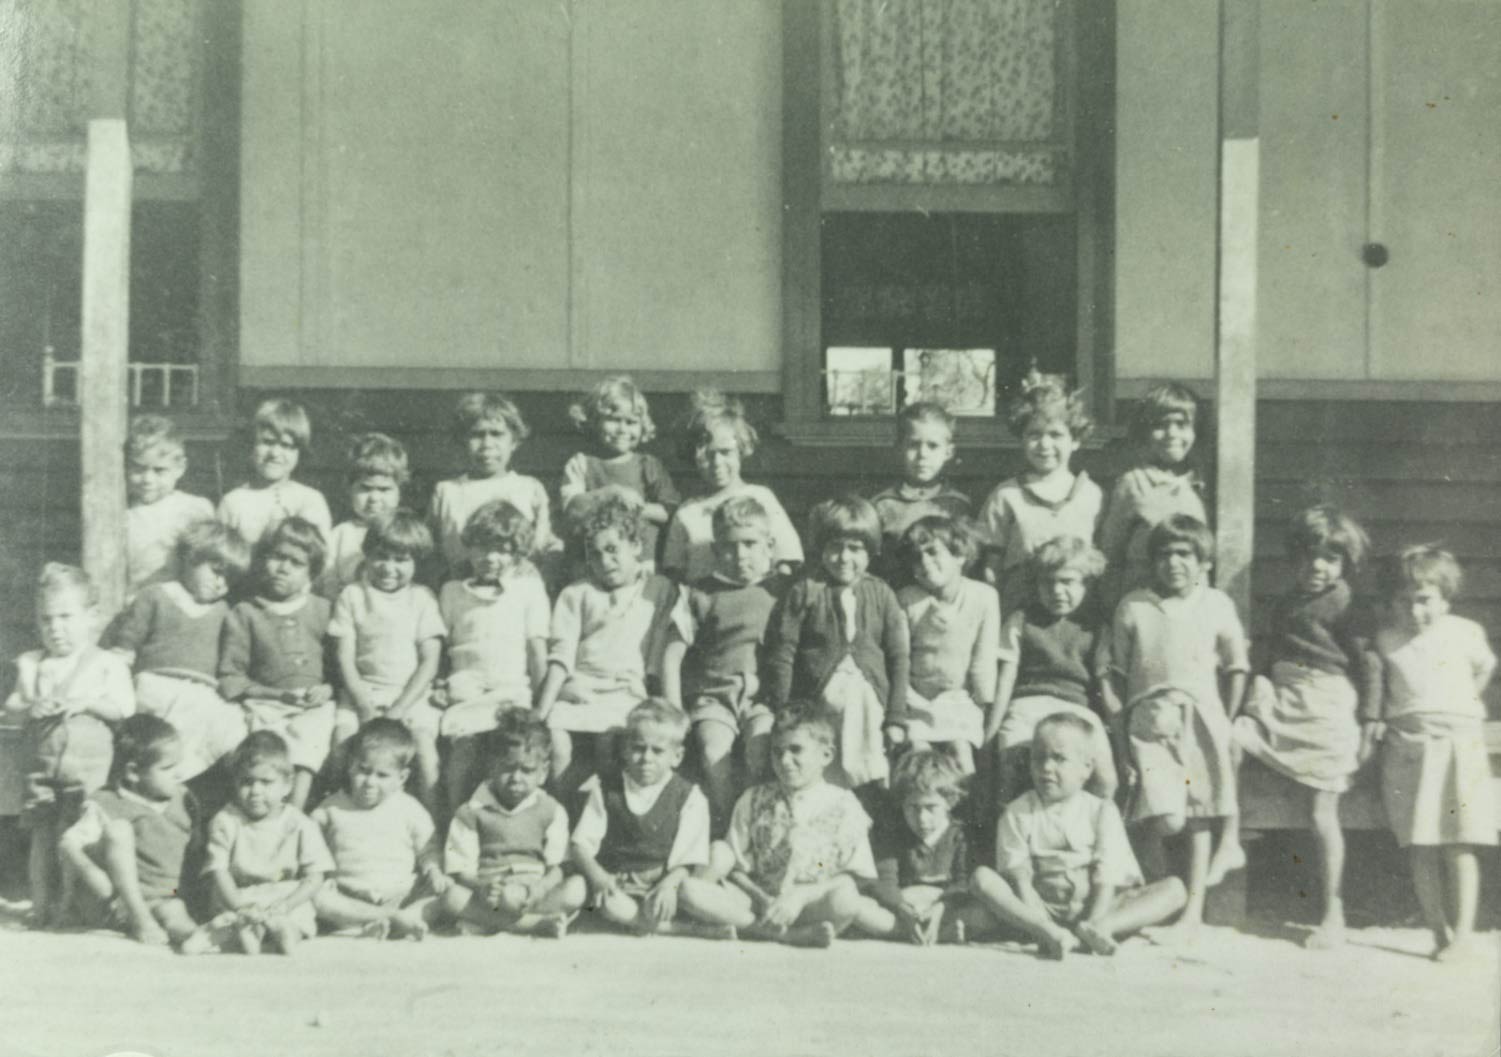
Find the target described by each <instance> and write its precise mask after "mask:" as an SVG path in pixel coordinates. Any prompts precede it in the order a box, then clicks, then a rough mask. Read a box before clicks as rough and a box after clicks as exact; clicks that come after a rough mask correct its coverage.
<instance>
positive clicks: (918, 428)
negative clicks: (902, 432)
mask: <svg viewBox="0 0 1501 1057" xmlns="http://www.w3.org/2000/svg"><path fill="white" fill-rule="evenodd" d="M898 447H899V450H900V451H901V455H902V479H903V480H904V481H906V482H907V483H908V484H917V485H924V484H932V483H933V482H934V481H936V480H938V478H939V475H941V474H942V473H943V468H944V467H945V466H947V465H948V464H949V460H951V459H952V458H953V457H954V438H953V435H952V434H950V433H949V428H948V427H947V426H945V425H944V424H943V423H942V422H912V423H909V424H908V425H907V433H906V436H904V437H903V438H902V442H901V444H900V445H899V446H898Z"/></svg>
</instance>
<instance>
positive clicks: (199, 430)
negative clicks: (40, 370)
mask: <svg viewBox="0 0 1501 1057" xmlns="http://www.w3.org/2000/svg"><path fill="white" fill-rule="evenodd" d="M157 413H159V412H157V411H156V410H155V409H153V408H135V409H132V410H131V414H132V415H147V414H157ZM160 413H164V414H166V415H167V417H168V418H170V419H171V420H172V424H173V425H174V426H176V427H177V432H178V433H179V434H181V435H182V438H183V439H184V440H187V441H199V442H213V443H217V442H219V441H222V440H224V439H225V438H226V437H228V436H229V435H230V434H231V433H233V432H234V430H235V424H234V422H232V421H231V420H230V419H228V418H227V417H225V416H224V415H223V414H221V413H218V412H213V411H206V410H203V409H198V410H195V411H183V412H160ZM78 424H79V414H78V409H77V408H76V407H57V408H48V409H46V410H42V409H40V408H31V409H28V410H24V411H23V410H16V411H11V410H6V409H3V408H0V440H76V439H77V438H78Z"/></svg>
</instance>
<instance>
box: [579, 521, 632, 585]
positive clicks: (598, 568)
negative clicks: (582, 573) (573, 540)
mask: <svg viewBox="0 0 1501 1057" xmlns="http://www.w3.org/2000/svg"><path fill="white" fill-rule="evenodd" d="M584 558H585V560H586V561H587V562H588V563H589V575H590V576H591V577H592V578H593V580H594V582H595V583H596V584H597V585H599V586H600V587H603V588H604V589H605V590H607V591H613V590H615V588H617V587H624V586H625V585H626V584H628V583H630V582H631V581H632V580H634V579H635V578H636V570H637V569H638V568H640V565H641V541H640V540H632V539H627V538H626V537H625V536H624V535H623V534H622V533H621V532H620V530H619V529H613V528H607V529H605V530H603V531H601V532H596V533H595V534H594V535H593V536H591V537H590V538H589V540H588V542H586V543H585V544H584Z"/></svg>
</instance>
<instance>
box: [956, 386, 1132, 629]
mask: <svg viewBox="0 0 1501 1057" xmlns="http://www.w3.org/2000/svg"><path fill="white" fill-rule="evenodd" d="M1008 425H1009V426H1010V427H1011V432H1012V433H1013V434H1015V435H1016V436H1017V437H1018V438H1020V439H1021V442H1022V453H1023V454H1024V455H1025V456H1026V459H1027V469H1026V471H1025V472H1023V473H1022V474H1021V476H1019V477H1013V478H1011V479H1010V480H1009V481H1003V482H1001V484H1000V485H999V486H997V488H996V490H995V491H994V492H991V493H990V498H988V499H986V500H985V505H984V506H983V507H981V508H980V526H981V528H982V529H983V530H984V532H985V534H986V541H985V542H986V549H987V552H988V561H987V564H988V568H989V573H990V575H991V576H992V578H993V582H994V583H995V585H996V588H997V589H998V590H999V591H1000V593H1001V610H1002V615H1003V616H1010V615H1011V614H1012V613H1015V612H1016V611H1017V610H1020V609H1023V608H1025V607H1026V605H1027V602H1028V601H1029V600H1030V599H1031V598H1032V597H1033V595H1034V589H1033V587H1032V585H1031V584H1030V583H1029V582H1028V581H1027V568H1028V565H1027V559H1028V558H1030V557H1031V555H1032V552H1033V551H1035V550H1036V549H1037V548H1038V547H1040V546H1042V544H1044V543H1046V542H1047V541H1048V540H1050V539H1056V538H1057V537H1059V536H1077V537H1079V538H1080V539H1086V540H1088V539H1093V538H1094V533H1095V527H1096V525H1097V524H1098V522H1099V520H1100V505H1101V503H1102V502H1103V500H1104V496H1103V494H1102V493H1101V492H1100V486H1099V485H1097V484H1095V483H1094V482H1093V481H1091V480H1090V479H1089V475H1088V474H1086V473H1085V472H1084V471H1083V470H1080V471H1079V472H1078V473H1074V471H1073V470H1072V469H1071V468H1070V460H1072V459H1073V456H1074V453H1075V452H1076V451H1078V450H1079V448H1080V446H1081V445H1082V444H1083V443H1084V441H1085V440H1087V439H1088V438H1089V434H1090V432H1091V431H1092V430H1093V429H1094V422H1093V421H1091V420H1090V417H1089V412H1088V411H1087V410H1086V408H1085V406H1084V400H1083V398H1082V397H1081V396H1080V394H1079V393H1077V392H1069V390H1068V388H1067V386H1066V385H1065V384H1064V381H1063V379H1062V378H1059V377H1056V376H1054V375H1042V374H1038V373H1037V371H1036V370H1035V369H1034V370H1033V371H1032V373H1031V374H1029V375H1028V376H1027V377H1026V378H1024V379H1023V380H1022V393H1021V397H1020V399H1018V400H1017V401H1016V404H1015V405H1014V406H1013V407H1012V408H1011V414H1010V416H1009V419H1008Z"/></svg>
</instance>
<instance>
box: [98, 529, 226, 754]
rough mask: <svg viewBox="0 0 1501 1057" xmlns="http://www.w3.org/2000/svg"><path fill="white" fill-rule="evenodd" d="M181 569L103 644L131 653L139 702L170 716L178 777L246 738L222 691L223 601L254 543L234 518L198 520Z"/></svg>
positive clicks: (142, 599) (126, 615) (138, 599)
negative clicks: (228, 520) (249, 543)
mask: <svg viewBox="0 0 1501 1057" xmlns="http://www.w3.org/2000/svg"><path fill="white" fill-rule="evenodd" d="M173 564H174V566H175V568H176V569H177V570H178V577H177V579H175V580H171V581H168V582H166V583H157V584H152V585H151V586H149V587H147V588H146V589H145V590H143V591H142V592H141V593H140V594H138V595H136V596H135V598H134V600H132V601H131V603H130V605H128V606H127V607H126V608H125V611H124V612H123V613H122V614H121V615H120V617H119V618H118V619H117V620H116V621H115V622H114V623H113V624H112V625H110V628H109V630H108V631H107V632H106V633H105V638H104V645H106V646H108V647H109V648H110V649H113V650H118V651H121V652H122V653H125V654H128V655H129V656H130V657H131V658H132V662H131V664H132V667H133V668H134V669H135V697H136V708H137V709H138V710H139V711H141V712H147V713H150V714H151V715H154V716H160V717H161V718H162V719H165V720H166V721H167V722H169V723H171V724H172V727H173V729H174V730H175V731H176V732H177V737H178V739H179V748H180V750H181V751H180V755H181V757H182V760H181V762H180V764H179V777H181V778H182V779H183V780H184V781H186V780H188V779H191V778H196V777H197V776H198V775H200V774H203V773H204V772H205V771H207V770H209V768H211V767H213V766H214V764H216V763H218V762H219V761H220V760H222V759H223V758H224V757H226V756H228V755H229V754H230V753H231V752H233V751H234V749H235V746H237V745H239V744H240V742H241V741H243V740H244V738H245V715H244V713H243V712H241V710H240V709H239V708H238V707H237V706H235V705H231V704H229V703H228V702H226V701H225V700H224V699H223V698H222V697H220V696H219V678H218V672H219V637H220V635H221V634H222V632H223V630H224V621H225V619H226V618H227V617H228V616H229V603H228V602H226V601H225V598H226V596H228V594H229V592H230V590H231V588H232V587H234V585H235V584H237V583H238V582H239V581H240V579H241V578H242V577H243V576H244V575H245V572H246V570H247V569H248V568H249V566H250V548H249V547H247V546H246V545H245V541H244V540H243V539H241V538H240V534H239V533H238V532H236V531H235V530H234V529H232V528H230V527H229V526H228V525H224V524H221V523H220V522H218V521H215V520H213V519H212V518H210V519H209V520H207V521H197V522H194V523H193V524H192V525H190V526H188V528H187V529H186V530H185V531H184V532H183V533H182V536H181V537H180V538H179V539H178V541H177V560H176V561H175V562H174V563H173Z"/></svg>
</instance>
